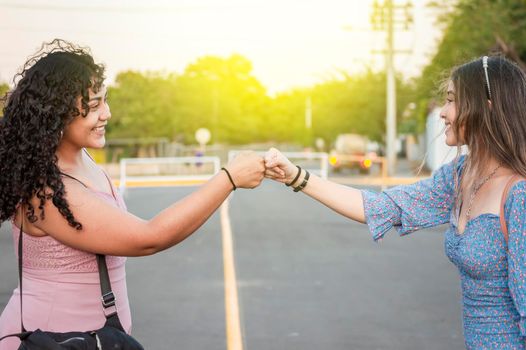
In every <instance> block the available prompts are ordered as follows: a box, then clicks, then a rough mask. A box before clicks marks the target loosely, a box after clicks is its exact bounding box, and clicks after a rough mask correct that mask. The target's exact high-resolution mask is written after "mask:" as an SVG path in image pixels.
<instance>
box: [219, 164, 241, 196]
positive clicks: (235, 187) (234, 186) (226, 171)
mask: <svg viewBox="0 0 526 350" xmlns="http://www.w3.org/2000/svg"><path fill="white" fill-rule="evenodd" d="M221 170H224V171H225V173H226V174H227V176H228V179H229V180H230V183H231V184H232V191H235V190H236V189H237V186H236V184H235V183H234V180H233V179H232V176H231V175H230V173H229V172H228V170H227V169H226V168H221Z"/></svg>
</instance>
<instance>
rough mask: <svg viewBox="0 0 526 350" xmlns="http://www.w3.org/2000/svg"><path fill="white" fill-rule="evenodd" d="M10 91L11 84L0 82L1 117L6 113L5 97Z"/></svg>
mask: <svg viewBox="0 0 526 350" xmlns="http://www.w3.org/2000/svg"><path fill="white" fill-rule="evenodd" d="M8 91H9V85H7V84H5V83H2V84H0V117H2V116H3V115H4V97H5V94H6V93H7V92H8Z"/></svg>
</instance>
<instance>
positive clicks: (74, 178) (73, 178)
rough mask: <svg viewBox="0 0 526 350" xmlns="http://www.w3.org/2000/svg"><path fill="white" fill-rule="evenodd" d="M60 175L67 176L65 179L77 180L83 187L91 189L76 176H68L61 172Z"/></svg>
mask: <svg viewBox="0 0 526 350" xmlns="http://www.w3.org/2000/svg"><path fill="white" fill-rule="evenodd" d="M60 175H62V176H65V177H69V178H70V179H72V180H75V181H77V182H78V183H80V184H81V185H82V186H84V187H86V188H89V187H88V186H86V184H85V183H84V182H82V181H80V180H79V179H77V178H76V177H74V176H71V175H69V174H66V173H63V172H60Z"/></svg>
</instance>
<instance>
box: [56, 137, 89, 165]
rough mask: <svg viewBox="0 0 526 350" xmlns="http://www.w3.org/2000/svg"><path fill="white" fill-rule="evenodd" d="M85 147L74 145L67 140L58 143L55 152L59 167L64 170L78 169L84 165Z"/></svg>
mask: <svg viewBox="0 0 526 350" xmlns="http://www.w3.org/2000/svg"><path fill="white" fill-rule="evenodd" d="M83 153H84V149H83V148H82V147H78V146H75V145H72V144H70V143H68V142H66V141H63V142H61V143H60V144H59V145H58V148H57V151H56V152H55V154H56V155H57V158H58V167H59V169H61V170H63V171H67V170H68V169H76V168H78V167H81V166H83V165H84V157H83Z"/></svg>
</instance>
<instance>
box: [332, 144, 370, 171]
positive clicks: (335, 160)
mask: <svg viewBox="0 0 526 350" xmlns="http://www.w3.org/2000/svg"><path fill="white" fill-rule="evenodd" d="M376 150H377V146H376V145H375V144H373V143H371V142H370V141H369V139H368V138H367V137H365V136H362V135H358V134H340V135H338V137H337V138H336V141H335V142H334V148H333V149H332V151H331V152H330V155H329V163H330V165H331V167H332V171H334V172H339V171H340V170H342V169H345V168H348V169H358V170H359V172H360V173H361V174H368V173H369V171H370V169H371V167H372V165H373V163H374V162H375V161H376V159H377V157H378V155H377V153H376Z"/></svg>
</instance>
